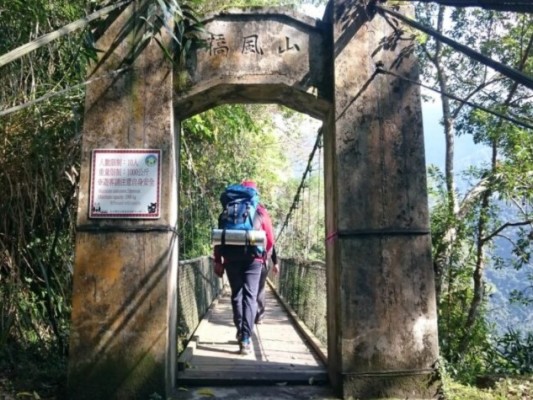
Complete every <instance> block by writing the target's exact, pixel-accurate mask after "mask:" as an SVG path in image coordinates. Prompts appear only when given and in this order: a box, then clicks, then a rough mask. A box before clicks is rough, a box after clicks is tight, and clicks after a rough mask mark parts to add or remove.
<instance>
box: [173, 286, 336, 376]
mask: <svg viewBox="0 0 533 400" xmlns="http://www.w3.org/2000/svg"><path fill="white" fill-rule="evenodd" d="M291 315H292V314H291V313H290V312H289V311H287V310H286V309H285V307H284V306H283V304H282V302H280V300H279V299H278V298H277V297H276V295H275V294H274V293H273V292H272V290H271V289H270V288H269V287H268V285H267V306H266V312H265V317H264V319H263V323H262V324H260V325H256V326H255V332H254V335H253V337H252V352H251V354H248V355H241V354H239V345H238V342H237V340H236V338H235V334H236V330H235V327H234V325H233V319H232V312H231V300H230V296H229V293H227V291H226V292H225V293H224V294H223V295H222V296H221V297H220V298H219V299H218V300H217V301H215V303H214V304H213V305H212V306H211V307H210V309H209V311H208V312H207V314H206V316H205V317H204V319H203V320H202V321H201V323H200V324H199V326H198V328H197V329H196V332H195V333H194V335H193V339H192V340H191V341H190V342H189V345H188V347H187V348H186V350H185V351H184V352H183V354H182V355H181V357H180V358H179V360H178V386H186V385H192V386H194V385H239V384H241V385H264V384H278V385H285V384H289V385H290V384H306V385H309V384H320V383H325V382H327V371H326V367H325V365H324V363H323V361H322V357H319V356H318V353H316V351H315V350H314V348H316V343H317V341H316V339H315V340H314V341H313V340H312V339H313V338H312V335H309V332H306V331H305V330H304V331H303V333H302V331H301V330H300V329H299V327H300V325H299V324H298V323H297V322H298V321H295V320H294V319H293V318H292V317H291ZM309 336H310V338H311V340H309ZM312 343H315V347H313V346H311V344H312Z"/></svg>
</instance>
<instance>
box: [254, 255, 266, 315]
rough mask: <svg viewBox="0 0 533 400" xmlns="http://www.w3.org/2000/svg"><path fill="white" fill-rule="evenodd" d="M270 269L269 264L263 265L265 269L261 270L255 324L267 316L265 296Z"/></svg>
mask: <svg viewBox="0 0 533 400" xmlns="http://www.w3.org/2000/svg"><path fill="white" fill-rule="evenodd" d="M268 272H269V268H268V266H267V263H264V264H263V267H262V268H261V276H260V278H259V291H258V293H257V314H256V316H255V322H256V323H257V322H258V321H260V320H262V319H263V316H264V314H265V306H266V304H265V302H266V294H265V285H266V279H267V276H268Z"/></svg>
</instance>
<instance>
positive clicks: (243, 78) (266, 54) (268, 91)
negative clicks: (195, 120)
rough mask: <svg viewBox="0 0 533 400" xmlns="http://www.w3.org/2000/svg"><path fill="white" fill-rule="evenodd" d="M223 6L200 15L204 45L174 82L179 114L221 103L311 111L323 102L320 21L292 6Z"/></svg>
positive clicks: (321, 110) (320, 109) (319, 111)
mask: <svg viewBox="0 0 533 400" xmlns="http://www.w3.org/2000/svg"><path fill="white" fill-rule="evenodd" d="M285 11H286V12H282V11H280V10H274V9H261V10H258V9H254V10H248V11H247V10H238V11H237V10H234V11H231V10H230V11H226V12H223V13H220V14H217V15H216V16H212V17H210V18H207V19H205V20H204V21H203V23H204V24H205V29H206V31H207V34H206V35H204V36H203V38H202V40H203V44H204V46H202V47H199V48H197V49H196V51H194V52H192V53H191V54H190V55H189V57H188V58H187V65H186V70H187V73H188V76H187V79H184V78H183V74H181V75H180V76H181V78H180V79H179V83H178V84H177V85H178V86H177V88H176V103H175V104H176V113H177V115H178V116H179V117H180V118H185V117H187V116H190V115H192V114H194V113H198V112H201V111H204V110H205V109H207V108H209V107H210V106H212V105H213V104H214V103H215V104H217V105H218V104H224V103H238V102H244V103H256V102H265V103H270V102H274V103H280V104H285V105H288V106H290V107H293V108H296V109H297V110H300V111H302V112H305V113H307V114H311V115H313V116H315V117H322V116H323V115H325V112H326V110H327V108H328V106H329V100H330V99H329V97H328V94H327V93H328V91H327V90H326V87H327V86H328V81H327V80H326V78H327V76H326V70H325V69H326V62H327V57H328V54H327V49H326V48H325V43H324V32H325V30H324V26H323V24H321V23H320V22H319V21H317V20H314V19H311V18H309V17H305V16H301V15H298V14H296V13H294V12H289V11H287V10H285Z"/></svg>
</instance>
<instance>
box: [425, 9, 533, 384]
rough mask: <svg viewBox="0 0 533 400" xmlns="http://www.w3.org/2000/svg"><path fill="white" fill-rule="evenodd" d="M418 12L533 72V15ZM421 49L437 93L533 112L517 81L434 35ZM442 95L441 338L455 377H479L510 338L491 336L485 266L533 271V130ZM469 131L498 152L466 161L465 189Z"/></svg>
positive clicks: (435, 200) (436, 224) (438, 190)
mask: <svg viewBox="0 0 533 400" xmlns="http://www.w3.org/2000/svg"><path fill="white" fill-rule="evenodd" d="M417 19H418V20H420V21H422V22H424V23H425V24H428V25H433V26H434V27H436V28H437V29H438V30H439V31H441V32H442V33H444V34H445V35H447V36H450V37H453V38H454V39H455V40H457V41H459V42H461V43H463V44H465V45H467V46H469V47H471V48H474V49H476V50H478V51H479V52H481V53H483V54H485V55H487V56H489V57H491V58H493V59H497V60H499V61H501V62H503V63H504V64H507V65H509V66H511V67H513V68H516V69H518V70H521V71H523V72H524V73H525V74H531V72H532V69H531V67H532V65H531V57H530V54H531V49H532V44H533V29H532V24H531V22H532V17H531V15H528V14H507V13H497V12H494V11H486V10H480V9H467V8H449V9H448V8H445V7H442V6H438V5H435V4H421V5H419V6H417ZM419 54H420V56H421V61H422V65H423V67H424V69H423V71H424V78H425V79H426V81H427V82H429V83H430V84H434V86H435V87H436V88H437V89H438V90H441V91H443V92H446V93H450V94H453V95H455V96H458V97H460V98H465V99H468V100H470V101H471V102H473V103H477V104H480V105H482V106H484V107H485V108H488V109H491V110H494V111H496V112H498V113H501V114H508V115H512V116H514V117H519V118H522V119H524V120H530V119H531V117H532V113H531V111H532V109H531V102H530V99H529V94H528V91H527V89H525V88H523V87H521V86H520V85H517V84H516V83H515V82H513V81H511V80H510V79H508V78H505V77H501V76H498V75H497V74H496V73H494V72H493V71H491V70H490V69H488V68H487V67H486V66H484V65H483V64H480V63H478V62H476V61H474V60H472V59H470V58H469V57H466V56H464V55H462V54H459V53H457V52H455V51H453V50H452V49H451V48H449V47H447V46H445V45H442V44H441V43H439V42H437V41H435V40H434V39H432V38H431V37H428V36H425V37H421V38H420V53H419ZM456 71H461V73H460V74H457V73H456ZM441 101H442V104H443V125H444V134H445V136H446V138H447V141H446V143H447V147H446V152H447V156H448V157H449V158H448V163H447V164H446V166H445V171H444V172H443V173H440V171H438V170H436V169H434V168H432V169H430V171H429V176H430V183H431V188H430V195H431V197H430V199H431V206H432V210H431V226H432V239H433V259H434V267H435V268H434V269H435V272H436V287H437V295H438V299H437V301H438V312H439V338H440V345H441V351H442V354H443V355H444V357H445V359H446V360H447V362H448V372H449V373H450V375H451V376H453V377H458V378H459V379H461V380H462V381H463V382H469V383H472V382H473V381H474V380H475V377H476V376H477V375H480V374H483V373H485V372H487V371H491V369H492V368H493V367H494V365H493V364H494V363H495V362H496V361H495V360H497V359H498V357H496V355H497V354H499V353H498V352H499V351H503V350H501V349H500V347H501V346H500V345H501V342H500V341H504V342H507V341H509V340H510V337H508V336H503V337H501V338H498V339H496V340H494V341H493V340H491V334H493V333H495V332H494V327H493V326H491V325H490V324H489V323H488V322H487V321H488V319H489V318H490V315H488V314H487V310H488V307H487V301H488V295H489V294H490V291H489V290H487V288H486V284H485V282H484V274H485V270H486V269H487V268H491V267H493V268H494V267H498V268H513V269H515V270H519V269H521V268H531V261H530V260H531V259H530V253H531V234H530V232H531V218H530V215H531V207H532V196H533V187H532V186H531V184H530V181H531V171H532V170H533V163H532V161H531V160H532V157H533V146H532V145H531V143H532V142H531V141H532V135H531V132H528V131H526V130H525V129H523V128H519V127H517V126H513V125H511V124H510V123H508V122H505V121H504V120H502V119H501V118H498V117H495V116H494V115H491V114H487V113H485V112H483V111H480V110H478V109H474V108H470V107H466V106H465V105H464V103H461V102H457V101H455V100H450V99H448V98H446V97H445V96H442V97H441ZM466 134H468V135H472V138H473V140H474V142H475V143H478V144H480V145H481V144H482V145H484V146H487V147H488V149H489V150H490V153H491V158H490V159H488V160H486V162H485V164H481V163H478V164H476V165H472V166H470V167H469V168H466V169H465V173H464V175H463V180H462V183H463V182H464V184H463V185H461V190H458V189H457V187H456V183H455V182H456V178H457V177H458V175H457V172H456V169H457V166H456V165H454V159H453V154H454V141H453V136H456V135H466ZM507 249H508V251H504V250H507ZM495 290H496V292H498V288H495ZM529 295H530V293H528V292H514V293H513V298H514V299H515V300H521V301H522V304H524V305H527V304H529V303H528V296H529ZM526 347H527V346H526ZM506 349H507V350H506V351H509V349H508V348H506ZM509 352H510V351H509ZM509 357H511V354H509ZM511 358H512V357H511ZM498 365H499V368H500V369H501V370H502V371H503V369H505V368H506V367H507V368H509V370H508V372H510V373H515V372H516V368H514V367H513V366H512V364H502V363H500V364H498Z"/></svg>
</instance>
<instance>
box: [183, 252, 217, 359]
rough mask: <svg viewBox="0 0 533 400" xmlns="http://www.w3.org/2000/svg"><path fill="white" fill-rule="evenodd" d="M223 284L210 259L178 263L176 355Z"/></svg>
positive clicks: (201, 258) (202, 258)
mask: <svg viewBox="0 0 533 400" xmlns="http://www.w3.org/2000/svg"><path fill="white" fill-rule="evenodd" d="M222 288H223V281H222V280H221V279H219V278H218V277H217V276H216V275H215V273H214V271H213V259H212V258H211V257H208V256H205V257H199V258H195V259H192V260H184V261H180V263H179V269H178V327H177V334H178V353H180V352H181V351H182V350H183V347H184V345H185V344H186V342H187V341H188V340H189V339H190V337H191V335H192V334H193V332H194V330H195V329H196V327H197V326H198V324H199V323H200V321H201V319H202V317H203V316H204V314H205V313H206V311H207V309H208V308H209V306H210V305H211V303H212V302H213V300H215V298H216V297H217V296H218V295H219V293H220V292H221V291H222Z"/></svg>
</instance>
